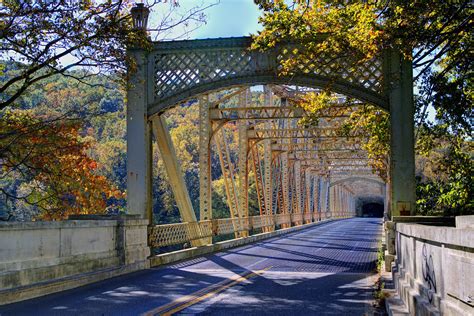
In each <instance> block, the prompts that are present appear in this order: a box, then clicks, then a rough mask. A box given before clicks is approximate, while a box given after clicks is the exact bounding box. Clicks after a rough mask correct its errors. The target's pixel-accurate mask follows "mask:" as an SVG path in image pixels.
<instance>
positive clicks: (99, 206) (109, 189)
mask: <svg viewBox="0 0 474 316" xmlns="http://www.w3.org/2000/svg"><path fill="white" fill-rule="evenodd" d="M79 128H80V124H78V122H77V121H75V120H68V119H64V118H58V119H55V120H51V121H45V120H44V118H38V117H35V116H34V115H33V113H32V112H31V111H19V110H17V111H7V112H5V113H4V116H3V118H2V121H1V123H0V135H1V138H0V148H1V152H0V161H1V162H2V169H1V171H0V179H2V182H3V183H5V182H6V181H10V182H13V184H14V185H11V186H5V187H4V186H2V187H1V188H0V192H1V193H2V195H3V196H4V197H5V200H6V202H7V203H8V202H10V203H16V204H17V206H21V205H22V204H26V205H29V206H33V210H34V213H33V214H30V216H26V218H27V219H28V218H33V219H34V218H37V219H47V220H59V219H65V218H67V217H68V216H69V215H71V214H89V213H104V212H105V211H106V208H107V206H111V204H113V203H114V202H116V201H117V200H119V199H122V198H123V193H122V192H120V191H119V190H117V189H116V188H115V187H114V186H113V185H111V184H110V182H109V181H108V180H107V179H106V178H105V177H104V176H102V175H99V174H97V173H96V169H97V168H98V165H97V162H96V161H95V160H93V159H91V158H90V157H89V156H88V155H87V154H86V151H87V149H88V148H89V146H90V143H88V142H84V141H83V140H82V139H81V137H80V135H79V133H78V131H79ZM15 187H16V188H15ZM14 189H16V190H14ZM22 215H23V216H24V214H22Z"/></svg>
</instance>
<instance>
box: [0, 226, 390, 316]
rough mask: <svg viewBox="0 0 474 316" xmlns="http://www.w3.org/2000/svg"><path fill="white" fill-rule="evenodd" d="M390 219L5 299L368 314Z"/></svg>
mask: <svg viewBox="0 0 474 316" xmlns="http://www.w3.org/2000/svg"><path fill="white" fill-rule="evenodd" d="M381 232H382V222H381V220H380V219H373V218H370V219H369V218H353V219H347V220H342V221H336V222H330V223H327V224H324V225H320V226H316V227H313V228H310V229H306V230H304V231H300V232H297V233H292V234H288V235H285V236H282V237H278V238H273V239H269V240H266V241H263V242H259V243H256V244H253V245H249V246H244V247H240V248H235V249H230V250H228V251H224V252H220V253H217V254H213V255H209V256H206V257H201V258H196V259H193V260H188V261H185V262H182V263H178V264H174V265H170V266H167V267H163V268H155V269H150V270H147V271H143V272H138V273H133V274H130V275H127V276H123V277H118V278H114V279H111V280H107V281H104V282H100V283H96V284H93V285H88V286H84V287H81V288H78V289H74V290H70V291H66V292H62V293H58V294H53V295H48V296H45V297H42V298H37V299H33V300H29V301H24V302H20V303H16V304H12V305H7V306H3V307H0V315H2V316H3V315H30V314H34V315H77V314H80V315H139V314H144V313H145V314H149V315H154V314H157V315H158V314H166V313H167V312H169V313H171V314H174V313H177V314H181V313H182V314H199V313H203V314H219V315H221V314H225V315H254V314H258V315H262V314H269V315H270V314H271V315H290V314H298V313H300V314H302V315H309V314H317V315H321V314H327V315H331V314H333V315H341V314H352V315H362V314H365V313H367V312H368V311H369V309H370V306H371V303H372V301H373V296H372V285H373V281H374V277H373V273H372V272H373V271H374V270H375V261H376V257H377V247H378V241H379V239H380V237H381Z"/></svg>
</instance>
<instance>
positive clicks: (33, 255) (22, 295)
mask: <svg viewBox="0 0 474 316" xmlns="http://www.w3.org/2000/svg"><path fill="white" fill-rule="evenodd" d="M147 225H148V221H146V220H139V219H127V218H116V219H111V220H104V219H101V220H93V219H88V220H69V221H61V222H25V223H18V222H17V223H15V222H5V223H0V304H7V303H12V302H15V301H20V300H24V299H28V298H32V297H36V296H40V295H45V294H49V293H53V292H56V291H60V290H65V289H69V288H73V287H77V286H81V285H84V284H87V283H91V282H94V281H98V280H102V279H105V278H107V277H112V276H115V275H119V274H122V273H126V272H131V271H134V270H138V269H143V268H146V267H148V260H147V257H148V256H149V254H150V250H149V248H148V246H147Z"/></svg>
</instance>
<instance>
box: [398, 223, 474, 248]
mask: <svg viewBox="0 0 474 316" xmlns="http://www.w3.org/2000/svg"><path fill="white" fill-rule="evenodd" d="M396 230H397V232H399V233H401V234H403V235H406V236H412V237H415V238H418V239H423V240H426V241H430V242H435V243H439V244H445V245H452V246H455V247H458V248H471V251H470V252H474V229H472V228H455V227H440V226H428V225H421V224H408V223H396Z"/></svg>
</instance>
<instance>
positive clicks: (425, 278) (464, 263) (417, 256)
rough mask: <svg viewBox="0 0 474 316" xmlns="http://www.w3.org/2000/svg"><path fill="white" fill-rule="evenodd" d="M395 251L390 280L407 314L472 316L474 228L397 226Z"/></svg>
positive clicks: (399, 224)
mask: <svg viewBox="0 0 474 316" xmlns="http://www.w3.org/2000/svg"><path fill="white" fill-rule="evenodd" d="M456 222H462V223H465V222H466V221H463V220H462V219H459V220H457V221H456ZM395 247H396V260H395V263H394V266H393V278H394V281H395V284H396V286H397V292H398V295H399V296H400V298H401V299H402V300H403V302H404V303H405V305H406V306H407V307H408V309H409V311H410V314H412V315H436V314H442V315H474V228H470V227H469V226H468V225H461V228H458V227H456V228H454V227H439V226H429V225H420V224H408V223H396V224H395Z"/></svg>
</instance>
